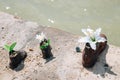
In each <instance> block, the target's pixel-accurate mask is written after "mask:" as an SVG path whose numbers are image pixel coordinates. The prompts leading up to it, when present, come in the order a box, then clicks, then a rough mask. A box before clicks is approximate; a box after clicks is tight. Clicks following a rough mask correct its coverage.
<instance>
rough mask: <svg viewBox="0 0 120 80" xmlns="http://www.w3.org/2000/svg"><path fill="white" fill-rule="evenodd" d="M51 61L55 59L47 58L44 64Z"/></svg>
mask: <svg viewBox="0 0 120 80" xmlns="http://www.w3.org/2000/svg"><path fill="white" fill-rule="evenodd" d="M53 59H55V57H50V58H47V59H46V62H45V63H48V62H50V61H51V60H53Z"/></svg>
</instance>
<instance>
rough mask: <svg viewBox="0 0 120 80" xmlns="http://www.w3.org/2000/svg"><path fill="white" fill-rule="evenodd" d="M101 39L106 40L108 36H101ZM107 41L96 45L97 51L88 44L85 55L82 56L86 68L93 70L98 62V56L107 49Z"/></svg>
mask: <svg viewBox="0 0 120 80" xmlns="http://www.w3.org/2000/svg"><path fill="white" fill-rule="evenodd" d="M100 36H101V37H104V38H105V39H106V40H107V38H106V36H105V35H104V34H100ZM106 45H107V41H105V42H100V43H97V44H96V50H93V49H92V48H91V46H90V44H89V43H86V45H85V48H84V51H83V54H82V64H83V66H84V67H86V68H91V67H93V66H94V64H95V63H96V62H97V59H98V56H99V55H100V54H101V53H102V51H103V50H104V49H105V48H106Z"/></svg>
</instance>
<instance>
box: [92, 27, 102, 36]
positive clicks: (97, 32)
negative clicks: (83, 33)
mask: <svg viewBox="0 0 120 80" xmlns="http://www.w3.org/2000/svg"><path fill="white" fill-rule="evenodd" d="M100 33H101V28H98V29H96V31H95V32H94V34H95V35H96V36H100Z"/></svg>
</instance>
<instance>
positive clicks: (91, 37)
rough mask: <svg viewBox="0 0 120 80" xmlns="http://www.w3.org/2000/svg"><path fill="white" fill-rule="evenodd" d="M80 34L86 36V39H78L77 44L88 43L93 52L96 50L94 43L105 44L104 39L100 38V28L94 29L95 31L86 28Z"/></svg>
mask: <svg viewBox="0 0 120 80" xmlns="http://www.w3.org/2000/svg"><path fill="white" fill-rule="evenodd" d="M82 32H83V33H84V34H85V35H86V37H83V38H81V39H79V40H78V41H79V42H85V43H89V44H90V46H91V48H92V49H93V50H96V43H97V42H105V41H106V39H105V38H103V37H101V36H100V32H101V28H98V29H96V31H94V30H92V29H90V28H88V29H82Z"/></svg>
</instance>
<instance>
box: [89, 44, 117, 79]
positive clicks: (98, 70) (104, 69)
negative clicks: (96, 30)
mask: <svg viewBox="0 0 120 80" xmlns="http://www.w3.org/2000/svg"><path fill="white" fill-rule="evenodd" d="M108 49H109V46H108V45H107V46H106V49H105V50H104V51H103V52H102V54H100V56H99V59H98V60H97V63H96V64H95V65H94V67H92V68H87V70H89V71H91V72H93V73H94V74H96V75H98V74H99V75H100V76H101V77H103V78H105V73H109V74H111V75H114V76H117V74H116V73H115V72H113V71H112V70H111V69H112V67H110V66H109V65H108V63H107V62H106V54H107V52H108Z"/></svg>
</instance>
